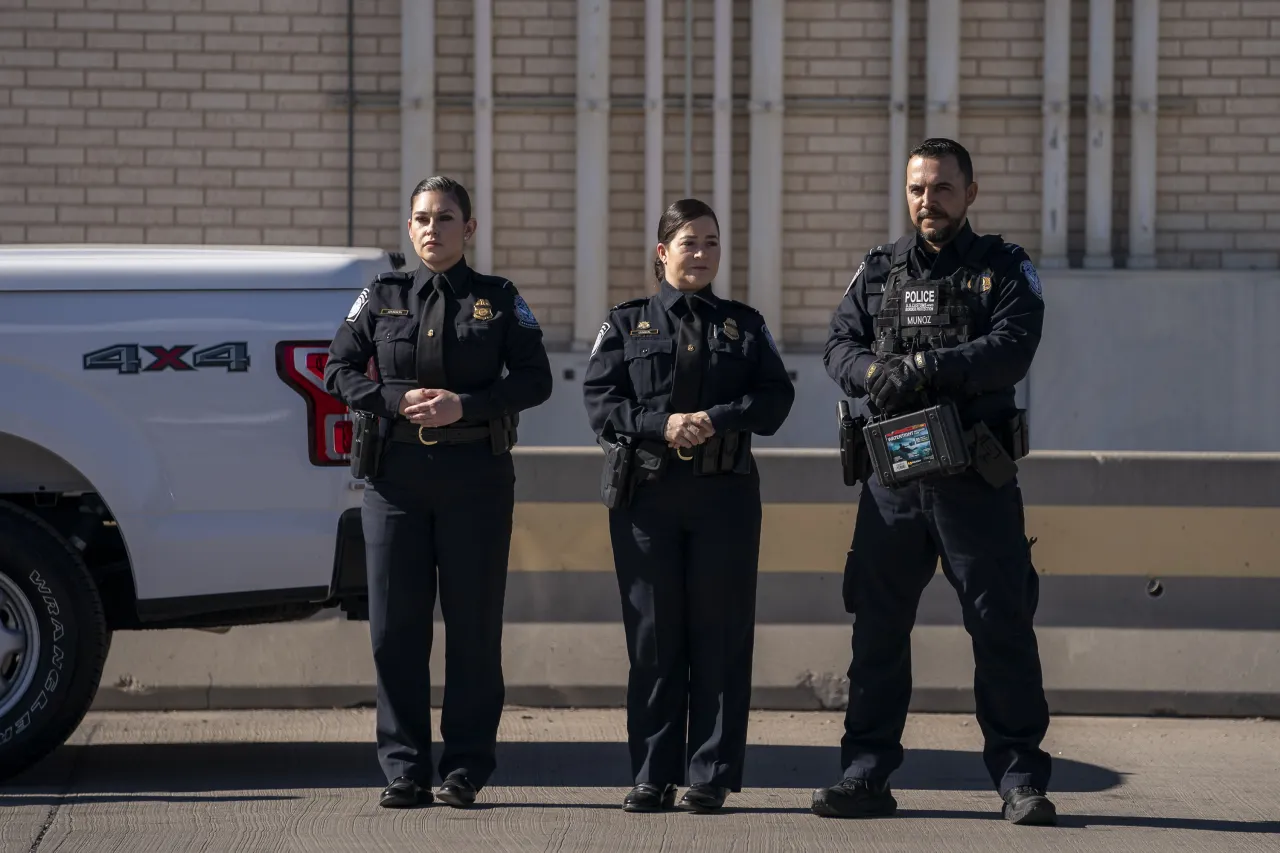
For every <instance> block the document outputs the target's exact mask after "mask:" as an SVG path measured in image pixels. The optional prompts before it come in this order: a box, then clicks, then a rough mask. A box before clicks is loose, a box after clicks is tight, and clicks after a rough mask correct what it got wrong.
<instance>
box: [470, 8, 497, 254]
mask: <svg viewBox="0 0 1280 853" xmlns="http://www.w3.org/2000/svg"><path fill="white" fill-rule="evenodd" d="M475 34H476V46H475V108H474V110H475V111H474V116H475V168H476V185H475V194H474V195H473V196H472V205H471V206H472V209H473V210H474V211H475V217H476V220H477V222H476V236H475V242H476V247H475V252H474V254H475V259H474V260H473V261H472V263H473V264H474V266H475V268H476V269H477V270H479V271H480V272H482V273H485V274H490V273H492V272H493V216H494V213H493V0H475Z"/></svg>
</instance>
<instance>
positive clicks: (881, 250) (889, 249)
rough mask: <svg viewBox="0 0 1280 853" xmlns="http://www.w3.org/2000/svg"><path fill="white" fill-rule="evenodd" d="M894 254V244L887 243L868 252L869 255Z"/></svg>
mask: <svg viewBox="0 0 1280 853" xmlns="http://www.w3.org/2000/svg"><path fill="white" fill-rule="evenodd" d="M892 254H893V244H892V243H885V244H884V245H882V246H876V247H875V248H874V249H872V250H871V251H870V252H867V257H871V256H872V255H892Z"/></svg>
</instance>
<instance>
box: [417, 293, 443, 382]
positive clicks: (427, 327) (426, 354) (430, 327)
mask: <svg viewBox="0 0 1280 853" xmlns="http://www.w3.org/2000/svg"><path fill="white" fill-rule="evenodd" d="M444 288H445V277H444V276H443V275H440V274H439V273H437V274H436V275H434V276H432V278H431V293H430V294H429V295H428V296H427V301H426V302H425V303H423V306H422V309H423V310H422V320H421V322H419V323H418V352H417V372H418V385H419V386H420V387H422V388H445V387H447V386H448V382H449V380H448V378H447V376H446V374H445V369H444V309H445V298H444Z"/></svg>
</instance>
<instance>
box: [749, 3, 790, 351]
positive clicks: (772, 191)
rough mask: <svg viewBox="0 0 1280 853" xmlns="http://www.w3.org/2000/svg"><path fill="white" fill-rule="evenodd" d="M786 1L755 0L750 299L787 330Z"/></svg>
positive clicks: (779, 332)
mask: <svg viewBox="0 0 1280 853" xmlns="http://www.w3.org/2000/svg"><path fill="white" fill-rule="evenodd" d="M783 20H784V13H783V4H782V3H780V2H778V0H752V2H751V160H750V164H751V193H750V208H751V222H750V234H751V245H750V247H749V263H750V275H749V276H748V283H747V287H748V294H747V301H748V302H749V303H750V304H751V305H752V306H753V307H754V308H755V309H756V310H757V311H759V312H760V313H761V314H763V315H764V318H765V322H766V323H767V324H769V325H770V326H772V327H773V329H774V330H775V331H776V334H775V335H774V339H775V341H777V342H778V345H779V346H781V345H782V343H781V335H782V168H783V167H782V127H783V112H784V110H783V102H782V54H783V34H782V29H783Z"/></svg>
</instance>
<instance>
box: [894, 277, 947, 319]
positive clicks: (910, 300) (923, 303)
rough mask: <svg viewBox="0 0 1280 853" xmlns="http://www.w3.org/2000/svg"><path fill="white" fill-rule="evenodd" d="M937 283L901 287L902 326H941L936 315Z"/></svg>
mask: <svg viewBox="0 0 1280 853" xmlns="http://www.w3.org/2000/svg"><path fill="white" fill-rule="evenodd" d="M938 291H939V288H938V286H937V285H932V284H908V285H906V286H905V287H903V288H902V302H901V306H902V307H901V309H900V314H899V316H900V318H901V323H902V328H904V329H909V328H912V327H914V326H935V327H936V326H941V325H942V323H940V322H939V317H938V295H939V294H938Z"/></svg>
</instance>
